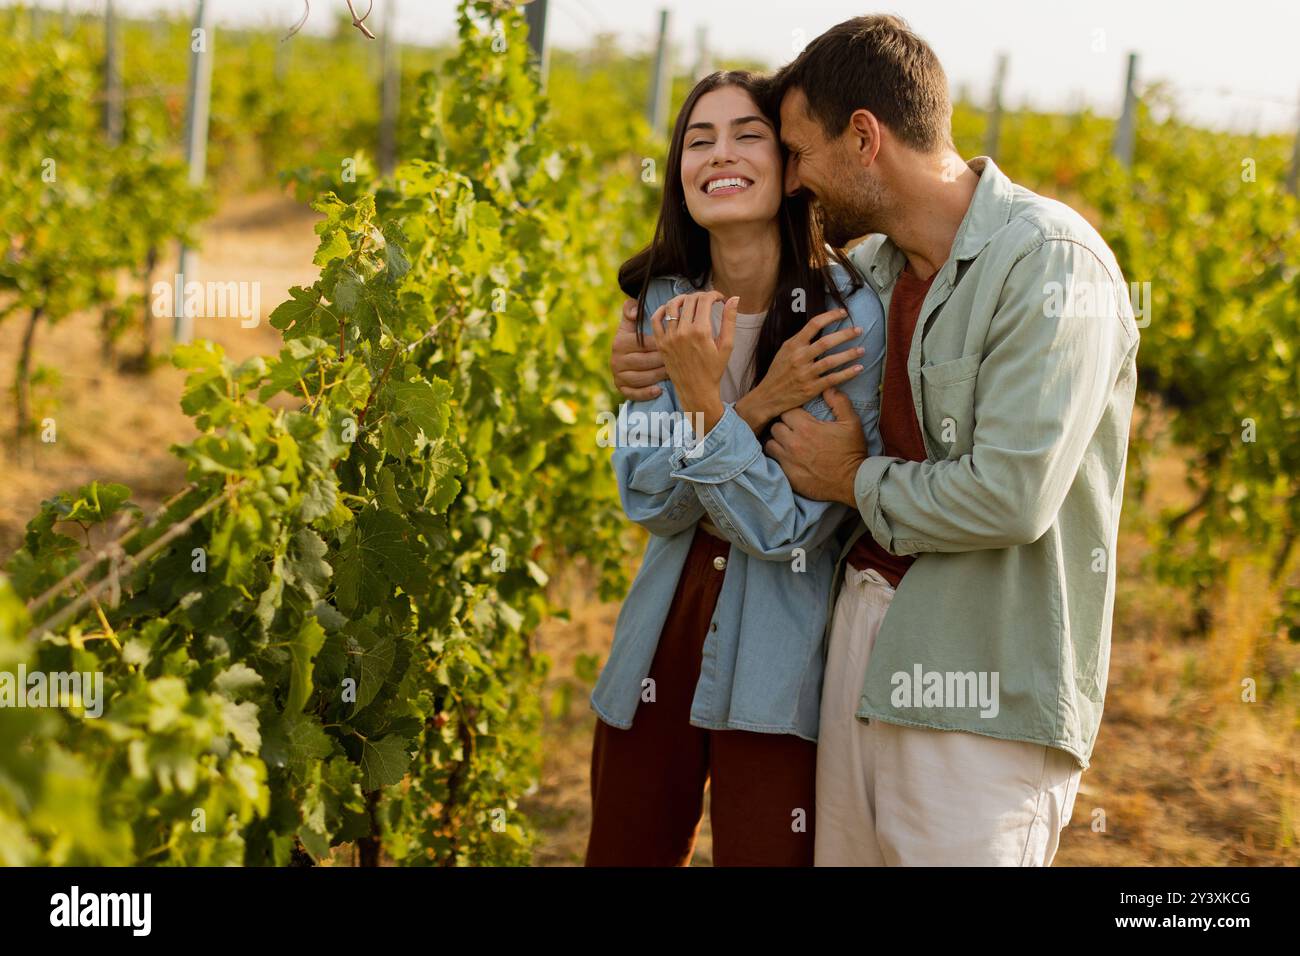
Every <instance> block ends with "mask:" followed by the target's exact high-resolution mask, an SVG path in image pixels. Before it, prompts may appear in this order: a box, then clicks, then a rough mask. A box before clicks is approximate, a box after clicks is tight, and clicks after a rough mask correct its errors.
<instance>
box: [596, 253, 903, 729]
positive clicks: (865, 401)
mask: <svg viewBox="0 0 1300 956" xmlns="http://www.w3.org/2000/svg"><path fill="white" fill-rule="evenodd" d="M832 272H833V276H834V279H835V281H836V284H837V287H838V289H839V291H840V293H841V295H843V296H844V298H845V304H846V305H847V307H848V311H849V315H848V317H847V318H845V319H842V320H840V321H839V322H837V323H835V324H833V325H831V326H828V327H827V329H826V331H825V333H823V334H829V333H830V332H833V331H835V330H837V329H840V328H844V327H846V326H848V325H856V326H857V327H858V328H859V329H861V330H862V333H863V334H862V336H861V337H860V338H858V339H856V340H854V341H852V342H849V343H847V344H845V345H842V346H839V347H838V348H836V349H833V350H832V353H833V352H838V351H842V350H844V349H850V348H855V347H857V346H861V347H863V348H865V349H866V354H865V355H864V356H863V358H862V360H861V364H862V365H863V367H864V369H863V371H862V372H861V373H860V374H859V375H857V376H855V377H853V378H852V379H850V380H849V381H847V382H845V383H844V384H843V385H841V386H839V388H840V391H842V392H843V393H844V394H845V395H846V397H848V399H849V400H850V401H851V402H852V403H853V406H854V408H855V410H856V411H857V413H858V416H859V417H860V418H861V419H862V427H863V432H864V433H865V435H866V438H867V444H868V446H869V448H870V451H871V454H873V455H878V454H880V453H881V441H880V431H879V428H878V420H879V415H880V376H881V370H882V368H883V366H884V355H885V319H884V311H883V309H882V308H881V305H880V300H879V298H877V296H876V293H875V292H874V291H872V290H871V288H870V287H869V286H867V285H865V284H864V285H863V286H861V287H860V288H858V289H857V290H853V289H852V287H851V285H850V283H849V276H848V273H847V272H846V271H845V270H844V269H843V268H841V267H840V266H838V265H833V266H832ZM694 291H698V290H697V289H696V288H695V287H694V286H693V285H692V284H691V282H690V281H689V280H687V279H684V278H681V277H665V278H660V279H656V280H655V281H654V282H653V283H652V284H651V287H650V290H649V294H648V296H647V300H646V313H647V315H650V314H653V312H654V310H655V309H658V308H659V306H661V305H663V303H665V302H667V301H668V300H669V299H670V298H672V297H673V296H674V295H679V294H682V293H685V292H694ZM828 307H834V301H833V300H831V301H830V302H829V303H828ZM810 318H811V316H810ZM646 334H647V335H650V334H651V330H650V328H649V326H648V323H647V325H646ZM804 408H806V409H807V410H808V412H809V413H810V414H812V415H814V416H815V417H817V418H820V419H823V420H830V419H831V418H833V417H834V416H833V415H832V413H831V410H830V408H829V407H828V406H827V405H826V402H825V401H824V400H823V399H822V398H821V397H820V396H819V397H817V398H814V399H813V400H812V401H810V402H808V403H807V404H806V405H805V406H804ZM656 413H657V414H658V415H659V416H661V419H660V420H661V421H662V420H663V419H664V418H666V417H667V416H668V415H674V417H680V407H679V406H678V404H677V397H676V393H675V392H674V390H673V387H672V383H671V382H665V383H664V389H663V391H662V392H661V393H660V395H659V397H658V398H656V399H654V400H652V401H647V402H625V403H624V404H623V406H622V407H621V408H620V411H619V414H620V420H621V421H623V422H626V423H629V427H628V429H627V433H626V434H622V435H619V436H618V437H617V440H616V447H615V451H614V455H613V465H614V470H615V472H616V473H617V476H618V488H619V494H620V495H621V497H622V501H623V508H624V510H625V511H626V512H627V515H628V517H629V518H631V519H632V520H633V521H635V522H636V523H637V524H639V525H641V526H642V527H644V528H645V529H646V530H647V531H649V532H650V541H649V544H648V545H647V547H646V551H645V556H644V558H643V559H642V562H641V569H640V571H639V572H638V573H637V576H636V579H635V580H634V581H633V582H632V587H631V589H630V590H629V591H628V595H627V599H626V600H625V601H624V602H623V607H622V609H621V610H620V612H619V615H618V623H617V624H616V626H615V629H614V643H613V646H612V648H611V649H610V655H609V660H608V662H607V663H606V664H605V667H604V669H603V670H602V671H601V674H600V678H599V680H598V681H597V682H596V687H595V689H594V690H593V692H592V695H591V706H592V709H593V710H595V711H596V713H597V715H598V716H599V717H600V718H601V719H602V720H604V721H605V722H606V723H608V724H611V725H613V726H615V727H620V728H623V729H627V728H629V727H631V726H632V720H633V717H634V716H635V714H636V709H637V705H638V703H640V700H641V693H642V682H643V681H644V680H645V678H646V677H647V675H648V674H649V672H650V664H651V662H652V661H653V659H654V655H655V649H656V648H657V647H658V645H659V634H660V631H661V630H662V629H663V625H664V621H665V620H666V619H667V617H668V609H669V605H670V604H671V603H672V599H673V594H674V593H675V592H676V589H677V582H678V577H679V576H680V574H681V571H682V568H683V566H684V565H685V563H686V556H687V554H688V552H689V551H690V548H691V541H692V539H693V537H694V532H695V526H696V525H697V524H698V523H699V521H700V519H701V518H703V517H705V516H706V515H707V516H708V517H709V519H710V520H711V521H712V522H713V524H714V525H716V526H717V528H718V530H719V531H720V532H721V533H722V534H723V535H724V536H725V537H726V538H727V540H729V541H730V542H731V549H730V552H729V556H728V558H727V566H726V571H725V575H724V578H723V584H722V591H721V593H720V594H719V596H718V603H717V606H716V608H715V609H714V613H713V619H712V623H711V624H710V626H709V633H708V636H707V637H706V638H705V641H704V656H703V661H702V663H701V666H700V676H699V681H698V683H697V684H696V687H695V697H694V700H693V701H692V704H691V718H690V722H691V724H693V725H694V726H696V727H704V728H708V729H711V730H726V729H734V730H750V731H760V732H764V733H785V734H796V735H798V736H799V737H802V738H804V739H805V740H812V741H815V740H816V739H817V725H818V717H819V712H820V703H821V686H822V671H823V666H824V654H825V652H824V645H823V633H824V631H825V629H826V623H827V616H828V613H829V608H828V605H829V602H830V596H831V588H832V583H833V576H834V573H835V566H836V558H837V556H838V554H839V551H840V548H841V546H842V545H843V544H844V542H845V540H847V537H848V535H849V534H851V533H852V531H853V529H854V528H855V527H856V526H857V525H858V523H859V522H858V520H857V514H856V513H855V512H854V511H853V510H852V509H851V508H848V507H847V506H845V505H841V504H835V503H831V502H825V501H813V500H811V499H808V498H802V497H800V496H799V495H797V494H795V493H794V491H793V490H792V489H791V488H790V483H789V481H788V480H787V479H786V476H785V473H784V472H783V471H782V470H781V468H780V466H779V465H777V463H776V462H775V461H773V460H772V459H771V458H768V457H767V455H766V454H764V452H763V448H762V445H761V444H760V443H759V441H758V438H757V437H756V436H755V435H754V433H753V431H752V430H751V429H750V427H749V426H748V425H747V424H746V423H745V421H744V419H742V418H741V417H740V415H739V414H737V413H736V410H735V406H734V405H732V404H731V403H726V404H725V411H724V412H723V416H722V418H721V420H719V422H718V423H717V425H715V426H714V427H713V429H712V430H710V431H709V433H708V434H707V435H705V436H704V438H703V440H702V441H700V442H699V443H698V444H694V445H693V441H692V439H691V437H690V430H689V429H687V431H686V438H687V440H685V441H683V440H682V436H681V435H678V436H676V437H673V436H666V435H664V434H662V431H663V430H660V432H661V433H659V434H655V433H654V432H655V430H654V429H650V430H649V432H650V433H649V434H648V435H647V434H638V433H637V432H636V430H635V427H634V426H635V423H636V422H637V421H641V422H645V421H646V420H650V419H652V416H654V415H655V414H656ZM645 431H646V430H645V429H642V432H645Z"/></svg>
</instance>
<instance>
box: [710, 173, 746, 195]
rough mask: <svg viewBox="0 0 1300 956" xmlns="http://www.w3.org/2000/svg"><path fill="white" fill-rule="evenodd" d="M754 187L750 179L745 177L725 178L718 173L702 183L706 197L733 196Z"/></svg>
mask: <svg viewBox="0 0 1300 956" xmlns="http://www.w3.org/2000/svg"><path fill="white" fill-rule="evenodd" d="M752 185H754V181H753V180H752V179H748V178H746V177H745V176H725V175H723V174H721V173H719V174H718V175H716V176H712V177H710V178H709V179H707V180H705V182H704V193H705V194H706V195H708V196H734V195H736V194H737V193H742V192H744V191H745V190H746V189H748V188H749V187H750V186H752Z"/></svg>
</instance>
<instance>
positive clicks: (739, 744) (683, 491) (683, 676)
mask: <svg viewBox="0 0 1300 956" xmlns="http://www.w3.org/2000/svg"><path fill="white" fill-rule="evenodd" d="M765 99H766V98H765V96H764V89H763V84H762V81H761V80H760V79H759V78H758V77H756V76H754V75H752V74H750V73H746V72H728V73H714V74H713V75H711V76H709V77H706V78H705V79H703V80H701V81H700V82H699V84H698V85H697V86H696V87H695V88H694V90H692V91H691V93H690V95H689V96H688V97H687V99H686V102H685V104H684V105H683V107H682V111H681V113H680V115H679V116H678V118H677V123H676V126H675V128H674V130H673V136H672V142H671V145H670V148H669V154H668V167H667V168H668V170H669V171H670V174H669V176H668V177H667V181H666V182H665V186H664V196H663V204H662V207H661V209H660V213H659V222H658V225H657V227H656V229H655V235H654V240H653V241H652V242H651V243H650V245H649V246H647V247H646V248H645V249H644V250H643V251H642V252H640V253H638V254H637V255H636V256H634V257H633V258H632V259H630V260H629V261H628V262H627V263H625V264H624V266H623V268H622V269H621V270H620V273H619V284H620V285H621V286H622V288H623V290H624V291H625V292H626V293H627V294H628V295H630V296H636V297H637V298H638V301H639V305H640V312H639V314H640V315H642V316H647V315H650V316H652V318H651V321H650V322H649V323H648V324H647V323H643V324H642V327H641V328H640V329H639V333H640V334H644V335H651V336H653V337H654V339H655V342H656V344H657V347H658V349H659V350H660V352H661V353H662V354H663V357H664V363H665V365H666V366H667V368H668V372H669V381H668V382H666V383H665V387H664V388H663V390H662V392H661V393H660V394H659V395H658V396H657V397H656V398H655V399H653V400H651V401H646V402H629V403H627V404H625V405H624V407H623V409H622V411H621V416H622V420H623V422H625V423H627V422H630V423H632V434H633V437H632V438H626V437H625V436H624V435H623V434H621V435H620V439H619V441H618V446H617V448H616V450H615V452H614V468H615V471H616V473H617V475H618V482H619V491H620V494H621V496H622V501H623V506H624V509H625V510H626V512H627V515H628V517H629V518H631V519H632V520H633V521H636V522H637V523H638V524H640V525H642V526H643V527H645V528H646V529H647V530H648V531H649V532H650V535H651V537H650V542H649V545H648V546H647V548H646V553H645V557H644V560H643V562H642V565H641V569H640V571H639V573H638V574H637V577H636V580H635V581H634V582H633V584H632V588H631V590H630V591H629V593H628V596H627V599H626V601H625V602H624V604H623V607H622V610H621V612H620V614H619V617H618V624H617V626H616V629H615V635H614V644H613V647H612V648H611V651H610V657H609V661H608V663H607V664H606V665H605V668H604V670H603V671H602V672H601V675H600V679H599V680H598V682H597V684H596V687H595V690H594V691H593V693H592V698H591V702H592V707H593V709H594V710H595V711H596V712H597V715H598V716H599V717H600V720H598V721H597V722H596V735H595V740H594V743H593V747H592V768H591V779H592V827H591V834H590V837H589V841H588V847H587V864H588V865H592V866H597V865H628V866H684V865H686V864H688V863H689V861H690V857H691V853H692V851H693V849H694V844H695V836H696V833H697V830H698V827H699V822H700V818H701V815H702V809H703V799H704V791H705V788H706V786H711V788H712V798H711V811H710V812H711V819H712V825H713V856H714V862H715V864H717V865H720V866H726V865H778V866H811V865H812V856H813V820H812V815H813V798H814V794H813V784H814V779H815V770H816V739H817V725H818V707H819V700H820V689H821V681H822V668H823V657H824V647H823V643H822V641H823V632H824V630H825V625H826V620H827V611H828V609H827V603H828V600H829V598H830V595H831V581H832V576H833V573H834V569H835V565H836V560H837V557H838V555H839V548H840V545H841V544H842V542H843V537H844V535H845V533H846V532H847V530H848V526H846V525H845V522H844V520H843V519H844V518H845V517H846V516H847V515H848V514H849V509H848V508H846V507H845V506H843V505H838V504H831V503H827V502H821V501H811V500H807V499H804V498H800V497H799V496H797V495H795V494H794V493H793V492H792V490H791V488H790V485H789V482H788V481H787V480H786V478H785V475H784V474H783V473H782V471H781V469H780V468H779V467H778V466H777V465H776V463H775V462H773V461H772V460H771V459H769V458H767V457H766V456H765V455H764V454H763V450H762V443H761V436H763V435H764V433H765V432H766V429H767V426H768V424H769V423H770V422H771V421H772V420H773V419H774V418H776V417H777V416H779V415H780V414H781V413H783V412H786V411H788V410H790V409H794V408H798V407H799V406H800V405H803V406H804V407H805V408H806V409H807V411H808V412H809V413H811V414H813V415H815V416H817V417H819V418H822V419H831V418H832V417H833V416H832V414H831V412H830V410H829V408H828V406H827V405H826V403H825V401H824V400H823V399H822V398H821V397H820V394H821V392H822V391H823V389H825V388H827V387H829V386H833V385H838V384H841V383H842V384H843V392H844V393H845V394H846V395H847V396H848V397H849V399H850V400H851V401H852V402H853V404H854V406H855V410H856V411H857V413H858V415H859V416H860V417H861V419H862V425H863V429H864V431H865V432H866V435H867V441H868V445H869V447H870V448H871V449H872V453H873V454H874V453H878V451H879V449H880V441H879V438H878V435H877V428H876V421H877V418H878V404H877V402H878V399H877V395H878V389H879V384H880V370H881V364H882V361H883V356H884V322H883V315H882V310H881V306H880V302H879V300H878V299H877V298H876V296H875V294H874V293H873V292H871V291H870V290H869V289H868V288H866V287H865V286H864V285H863V284H862V282H861V280H860V279H859V278H858V277H857V275H856V273H855V272H854V271H853V269H852V267H851V266H850V265H849V264H848V262H847V260H845V259H844V257H843V255H842V254H840V253H832V254H831V256H830V257H828V251H827V248H826V246H825V244H824V243H823V242H822V239H821V235H820V230H819V229H818V228H817V225H816V223H815V220H814V218H813V216H812V215H811V212H810V209H809V207H808V204H807V201H806V200H805V199H804V198H802V197H792V198H783V189H782V182H783V179H784V160H783V155H782V150H781V146H780V140H779V138H778V135H777V129H776V118H775V110H773V109H772V107H771V106H770V105H768V104H766V103H765ZM724 302H725V305H724ZM832 306H835V307H837V308H830V307H832ZM828 309H829V311H828ZM819 313H820V314H819ZM809 315H815V316H816V318H814V319H812V320H811V321H809V320H808V319H807V316H809ZM818 333H824V334H822V335H821V336H820V338H816V336H817V335H818ZM814 338H816V341H814ZM850 342H853V343H855V344H854V345H852V346H850V345H849V343H850ZM858 359H862V362H861V363H860V364H849V365H848V367H843V366H845V363H855V362H856V360H858ZM754 382H757V383H758V384H757V385H756V386H754V387H752V388H751V383H754ZM669 416H671V420H672V421H673V422H674V423H676V424H677V425H678V426H679V430H678V431H677V432H675V433H674V434H670V435H666V434H663V433H662V432H663V431H665V430H663V429H654V428H650V429H647V428H644V427H640V428H638V423H641V424H642V425H644V423H645V422H654V421H660V422H662V421H664V420H665V419H666V418H668V417H669ZM623 431H624V430H623V429H620V432H623ZM647 433H649V434H647Z"/></svg>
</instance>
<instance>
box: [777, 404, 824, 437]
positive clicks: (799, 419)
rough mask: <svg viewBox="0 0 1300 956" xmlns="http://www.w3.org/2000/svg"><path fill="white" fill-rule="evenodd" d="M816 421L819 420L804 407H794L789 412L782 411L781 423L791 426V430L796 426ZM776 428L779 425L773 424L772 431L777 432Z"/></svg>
mask: <svg viewBox="0 0 1300 956" xmlns="http://www.w3.org/2000/svg"><path fill="white" fill-rule="evenodd" d="M815 421H817V419H815V418H813V417H812V416H811V415H809V414H808V412H807V411H806V410H804V409H802V408H792V409H790V410H789V411H788V412H782V413H781V424H783V425H785V426H787V427H791V431H793V430H794V427H798V426H799V425H805V424H807V423H808V422H815ZM776 428H777V426H776V425H773V426H772V431H773V432H775V431H776Z"/></svg>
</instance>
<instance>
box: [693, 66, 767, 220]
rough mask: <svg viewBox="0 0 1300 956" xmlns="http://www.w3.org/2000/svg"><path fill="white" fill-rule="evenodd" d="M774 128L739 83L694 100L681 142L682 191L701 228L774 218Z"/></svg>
mask: <svg viewBox="0 0 1300 956" xmlns="http://www.w3.org/2000/svg"><path fill="white" fill-rule="evenodd" d="M783 172H784V170H783V167H782V162H781V146H780V144H779V142H778V141H777V137H776V131H775V130H774V129H773V128H772V124H771V123H770V122H768V120H767V119H766V118H765V117H764V116H763V114H762V111H761V110H759V108H758V105H757V104H756V103H755V102H754V100H753V99H752V98H751V97H750V95H749V94H748V93H746V92H745V91H744V90H743V89H741V88H740V87H738V86H724V87H720V88H719V89H716V90H712V91H711V92H708V93H705V94H704V95H703V96H701V97H700V98H699V99H698V100H697V101H696V103H695V109H693V110H692V111H691V116H690V119H689V121H688V122H687V127H686V138H685V140H684V141H683V142H682V191H683V192H684V193H685V194H686V208H687V209H688V210H689V211H690V214H691V217H692V218H693V219H694V220H695V221H696V222H697V223H699V224H700V225H701V226H703V227H704V228H705V229H710V230H711V229H714V228H715V227H718V226H726V225H736V224H739V223H749V222H767V221H769V220H772V219H774V218H776V213H777V210H778V209H780V207H781V185H782V180H783V178H784V176H783Z"/></svg>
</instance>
